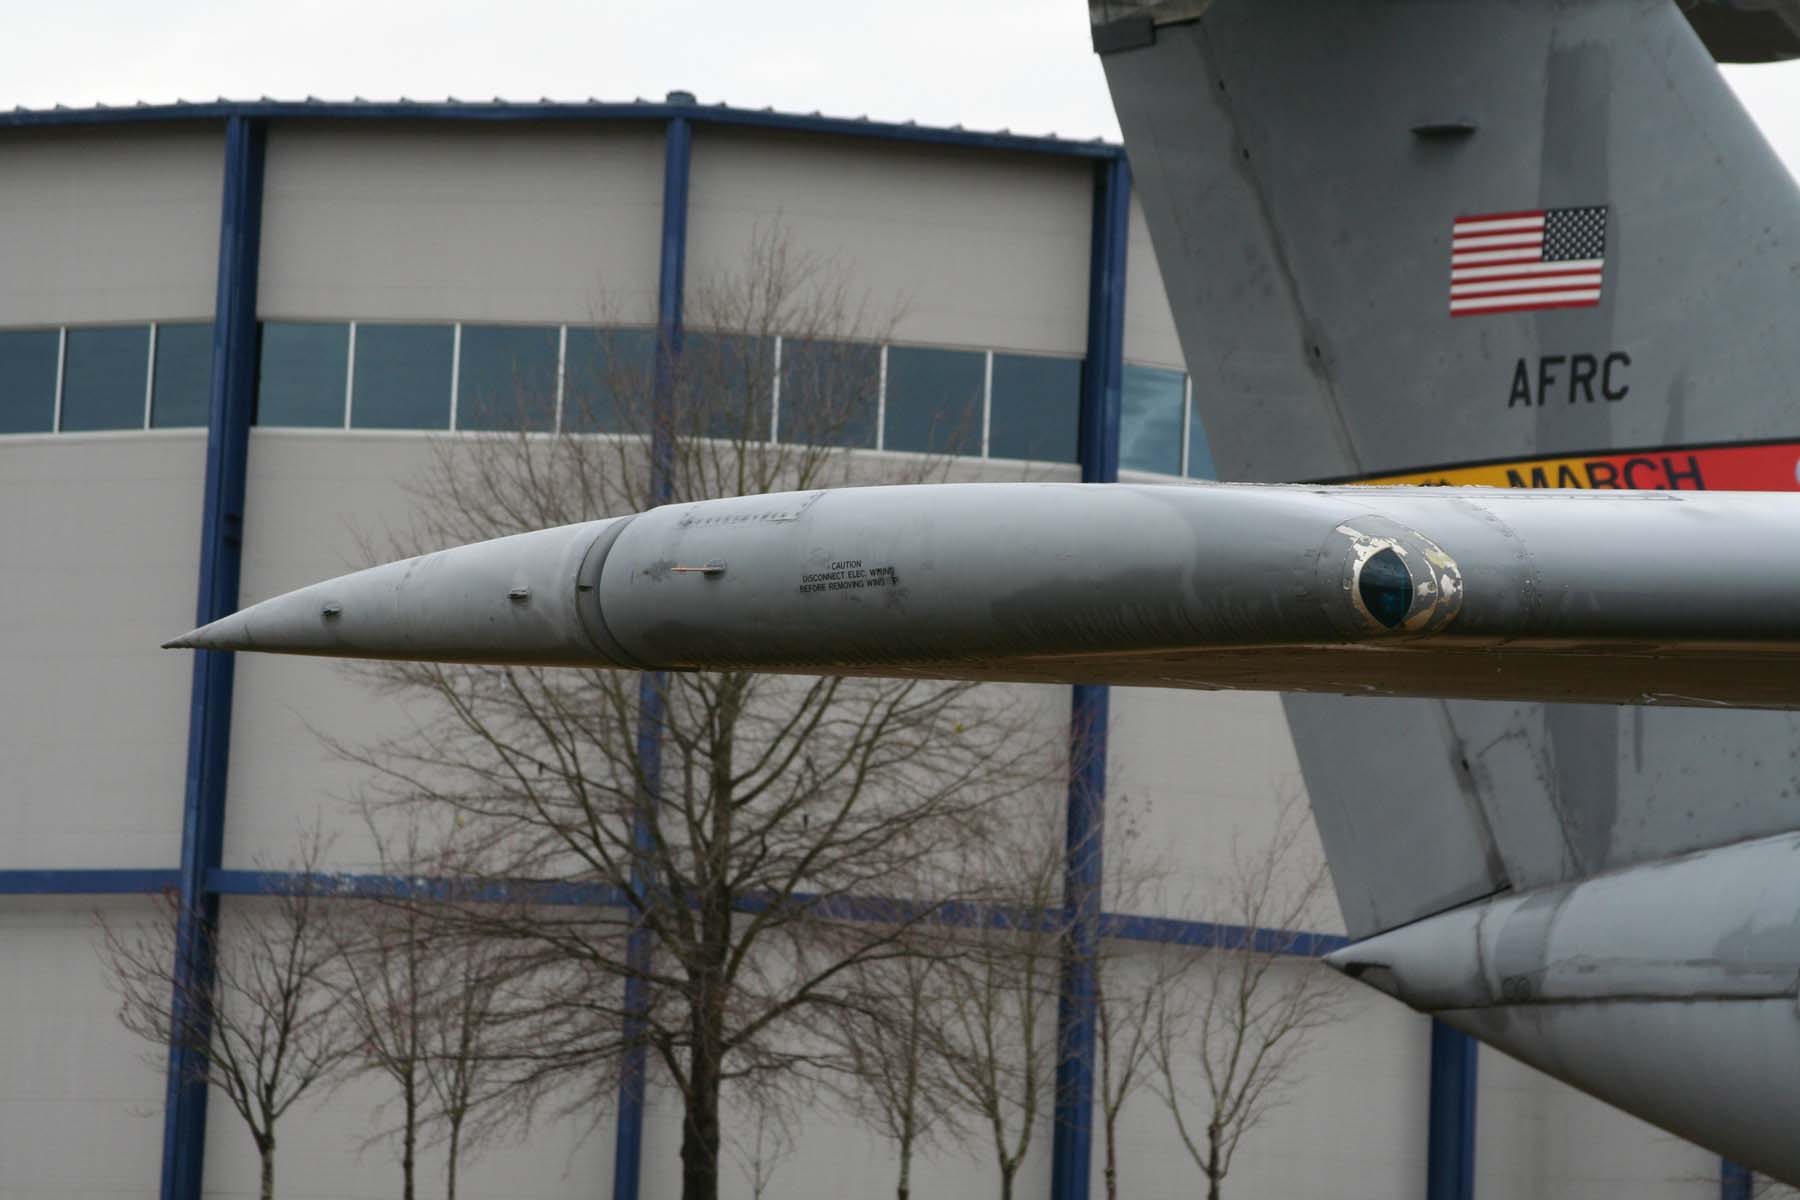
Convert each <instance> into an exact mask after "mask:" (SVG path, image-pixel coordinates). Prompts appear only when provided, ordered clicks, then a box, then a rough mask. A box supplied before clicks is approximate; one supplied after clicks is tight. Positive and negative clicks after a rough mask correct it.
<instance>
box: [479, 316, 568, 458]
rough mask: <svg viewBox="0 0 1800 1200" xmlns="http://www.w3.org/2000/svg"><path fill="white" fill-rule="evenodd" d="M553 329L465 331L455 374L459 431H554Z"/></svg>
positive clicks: (497, 327) (481, 328)
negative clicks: (460, 356)
mask: <svg viewBox="0 0 1800 1200" xmlns="http://www.w3.org/2000/svg"><path fill="white" fill-rule="evenodd" d="M557 340H558V330H557V328H556V326H554V325H464V326H463V331H462V358H461V359H460V361H459V362H458V365H457V369H456V427H457V428H458V429H497V430H505V431H511V432H514V433H516V432H519V431H520V430H525V431H528V432H532V433H549V432H552V431H554V430H555V429H556V343H557Z"/></svg>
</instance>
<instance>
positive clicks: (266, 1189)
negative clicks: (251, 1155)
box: [256, 1135, 275, 1200]
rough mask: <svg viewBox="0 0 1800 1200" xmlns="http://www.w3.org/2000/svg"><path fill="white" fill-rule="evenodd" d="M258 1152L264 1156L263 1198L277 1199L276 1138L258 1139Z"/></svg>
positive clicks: (265, 1199) (264, 1199) (267, 1199)
mask: <svg viewBox="0 0 1800 1200" xmlns="http://www.w3.org/2000/svg"><path fill="white" fill-rule="evenodd" d="M256 1152H257V1153H258V1154H259V1155H261V1156H262V1200H275V1138H274V1136H273V1135H271V1136H269V1137H259V1138H257V1139H256Z"/></svg>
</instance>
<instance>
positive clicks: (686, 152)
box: [612, 117, 693, 1200]
mask: <svg viewBox="0 0 1800 1200" xmlns="http://www.w3.org/2000/svg"><path fill="white" fill-rule="evenodd" d="M692 163H693V127H692V125H691V124H689V122H688V119H687V118H686V117H674V118H672V119H671V120H670V121H669V125H668V136H667V140H666V142H665V144H664V150H663V214H662V267H661V272H660V275H661V278H660V279H659V281H658V285H657V314H656V383H655V388H656V391H655V395H654V400H653V403H652V405H651V412H650V504H651V506H655V505H658V504H667V503H668V502H669V500H670V498H671V497H672V496H673V495H674V487H675V479H674V467H675V367H676V362H677V360H678V359H679V358H680V356H681V311H682V280H683V278H684V276H685V274H686V270H687V210H688V178H689V175H690V168H691V166H692ZM667 682H668V676H667V675H666V674H665V673H663V672H661V671H646V672H645V673H644V674H643V675H641V676H639V678H638V727H637V760H638V767H639V770H640V771H641V772H642V774H643V793H642V795H641V796H640V798H639V802H640V803H641V804H643V805H645V806H646V811H647V810H648V806H649V805H653V804H655V803H656V802H657V800H656V798H657V793H658V791H659V790H660V788H661V786H662V742H663V689H664V687H665V686H666V684H667ZM632 841H633V843H634V846H635V849H636V851H637V862H636V863H634V864H633V866H632V872H631V889H632V891H633V892H634V893H636V894H637V895H639V896H642V895H643V894H644V891H645V890H646V889H647V888H649V887H652V886H654V884H655V880H654V878H653V877H652V875H651V873H650V869H649V865H648V864H649V862H650V849H651V834H650V825H649V822H648V821H647V820H646V819H645V818H644V817H643V816H640V817H639V818H638V819H637V821H636V822H635V824H634V825H633V828H632ZM650 949H651V947H650V931H649V930H648V929H647V928H645V927H644V926H643V925H641V924H640V925H638V926H637V927H636V928H634V929H633V930H632V931H631V938H630V941H629V942H628V943H627V945H626V950H625V960H626V975H625V1014H626V1016H625V1044H626V1051H625V1064H624V1069H623V1071H622V1072H621V1075H620V1081H619V1120H618V1126H617V1133H616V1136H615V1137H614V1141H613V1191H612V1194H613V1200H637V1195H638V1180H639V1177H640V1175H641V1173H642V1169H643V1156H644V1068H645V1066H646V1055H645V1048H644V1043H643V1034H644V1019H643V1016H642V1014H643V1013H644V1011H645V1010H646V1009H647V1008H648V1006H649V983H648V974H649V971H650Z"/></svg>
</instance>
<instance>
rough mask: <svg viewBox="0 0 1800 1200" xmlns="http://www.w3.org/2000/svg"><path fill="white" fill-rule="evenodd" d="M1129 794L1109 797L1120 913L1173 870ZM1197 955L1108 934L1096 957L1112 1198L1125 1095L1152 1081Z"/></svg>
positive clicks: (1154, 892)
mask: <svg viewBox="0 0 1800 1200" xmlns="http://www.w3.org/2000/svg"><path fill="white" fill-rule="evenodd" d="M1137 815H1138V809H1137V808H1136V806H1134V805H1133V803H1132V802H1131V800H1130V798H1129V797H1125V796H1115V797H1112V798H1111V799H1110V801H1109V803H1108V809H1107V827H1108V835H1107V842H1108V845H1107V847H1106V851H1107V852H1106V867H1105V877H1106V886H1105V893H1106V898H1107V902H1108V906H1109V908H1110V909H1112V910H1113V911H1116V912H1127V913H1141V912H1149V911H1152V910H1153V908H1154V906H1155V905H1156V904H1157V903H1158V902H1159V901H1160V900H1161V892H1162V889H1163V886H1164V885H1165V884H1166V883H1167V882H1168V880H1169V878H1170V877H1171V874H1172V871H1171V868H1170V866H1169V864H1168V863H1167V861H1166V859H1164V858H1163V856H1161V855H1160V854H1158V853H1156V852H1155V851H1153V850H1151V849H1150V848H1148V847H1146V846H1145V845H1144V842H1143V836H1142V832H1141V830H1140V829H1139V828H1138V825H1137ZM1191 965H1192V955H1191V954H1189V953H1187V952H1185V951H1183V950H1180V949H1170V948H1167V947H1163V946H1153V947H1145V946H1143V945H1142V944H1140V943H1133V942H1128V941H1125V940H1123V939H1120V938H1113V937H1104V938H1102V939H1101V941H1100V944H1099V948H1098V950H1097V952H1096V954H1095V959H1094V1009H1095V1013H1094V1015H1095V1035H1096V1037H1095V1040H1096V1042H1097V1047H1096V1048H1097V1050H1098V1052H1099V1063H1098V1064H1097V1065H1098V1068H1099V1069H1098V1071H1097V1072H1096V1075H1095V1080H1094V1082H1095V1084H1096V1092H1097V1095H1096V1097H1095V1098H1096V1100H1097V1102H1098V1104H1099V1108H1100V1130H1101V1139H1102V1145H1103V1147H1104V1153H1105V1166H1104V1172H1105V1175H1104V1178H1105V1183H1106V1195H1107V1200H1117V1197H1118V1195H1119V1162H1120V1155H1119V1117H1120V1114H1121V1113H1122V1112H1123V1111H1124V1108H1125V1104H1126V1101H1128V1100H1129V1099H1131V1097H1133V1096H1134V1095H1136V1094H1138V1093H1139V1092H1141V1091H1143V1090H1144V1089H1145V1088H1146V1087H1148V1086H1151V1085H1152V1084H1153V1082H1154V1075H1155V1048H1156V1036H1155V1035H1156V1027H1157V1026H1156V1022H1157V1014H1158V1013H1159V1012H1160V1011H1161V1010H1162V1009H1163V1007H1164V1005H1165V1003H1166V999H1167V996H1168V993H1169V991H1170V989H1173V988H1178V987H1181V986H1182V985H1183V983H1184V976H1185V974H1186V973H1187V971H1188V970H1189V969H1190V967H1191Z"/></svg>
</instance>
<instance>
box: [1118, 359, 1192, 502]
mask: <svg viewBox="0 0 1800 1200" xmlns="http://www.w3.org/2000/svg"><path fill="white" fill-rule="evenodd" d="M1182 391H1183V388H1182V375H1181V372H1180V371H1159V370H1157V369H1156V368H1154V367H1134V366H1132V365H1131V364H1129V363H1127V364H1126V365H1125V370H1124V373H1123V375H1122V376H1121V387H1120V393H1119V465H1120V466H1121V467H1124V468H1126V469H1127V470H1131V471H1156V472H1158V473H1160V474H1163V475H1179V474H1181V403H1182Z"/></svg>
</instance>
